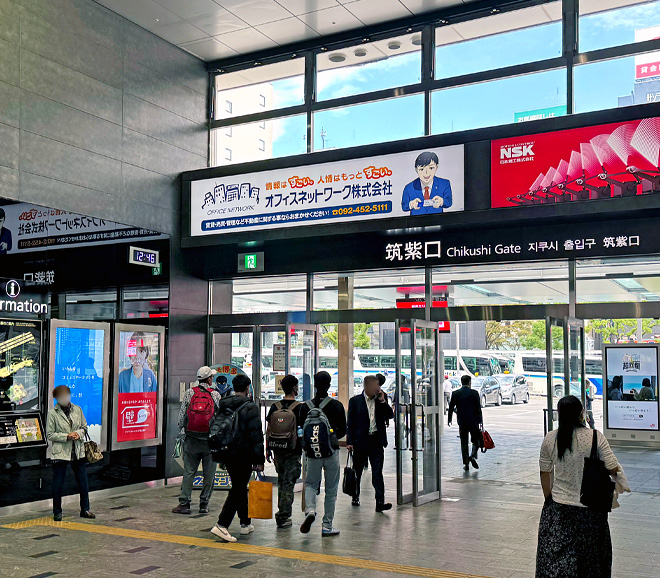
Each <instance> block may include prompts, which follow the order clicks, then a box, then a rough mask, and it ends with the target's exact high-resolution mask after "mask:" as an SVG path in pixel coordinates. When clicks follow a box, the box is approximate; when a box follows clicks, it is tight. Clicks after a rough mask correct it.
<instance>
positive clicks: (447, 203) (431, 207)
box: [401, 152, 451, 215]
mask: <svg viewBox="0 0 660 578" xmlns="http://www.w3.org/2000/svg"><path fill="white" fill-rule="evenodd" d="M415 170H416V171H417V174H418V175H419V178H417V179H415V180H414V181H412V182H411V183H408V184H407V185H406V187H405V188H404V189H403V197H402V199H401V207H402V208H403V210H404V211H410V214H411V215H430V214H433V213H442V212H443V211H444V210H445V209H448V208H449V207H451V183H450V182H449V181H448V180H447V179H441V178H440V177H436V176H435V172H436V171H437V170H438V155H436V154H435V153H432V152H424V153H422V154H420V155H419V156H418V157H417V159H416V160H415Z"/></svg>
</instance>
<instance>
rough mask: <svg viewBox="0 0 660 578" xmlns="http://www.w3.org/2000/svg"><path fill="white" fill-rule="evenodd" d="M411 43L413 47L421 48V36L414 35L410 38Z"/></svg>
mask: <svg viewBox="0 0 660 578" xmlns="http://www.w3.org/2000/svg"><path fill="white" fill-rule="evenodd" d="M412 43H413V46H421V45H422V35H421V34H415V36H413V37H412Z"/></svg>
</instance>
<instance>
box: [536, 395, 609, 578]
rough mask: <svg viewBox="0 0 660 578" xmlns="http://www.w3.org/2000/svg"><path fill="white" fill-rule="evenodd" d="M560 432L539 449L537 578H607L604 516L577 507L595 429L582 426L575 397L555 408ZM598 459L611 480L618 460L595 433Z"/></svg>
mask: <svg viewBox="0 0 660 578" xmlns="http://www.w3.org/2000/svg"><path fill="white" fill-rule="evenodd" d="M557 411H558V413H559V429H557V430H554V431H551V432H550V433H548V435H547V436H545V439H544V440H543V445H542V446H541V458H540V460H539V464H540V468H541V485H542V487H543V495H544V496H545V505H544V506H543V512H542V514H541V522H540V524H539V544H538V550H537V554H536V578H611V576H612V539H611V538H610V527H609V523H608V521H607V514H605V513H600V512H594V511H593V510H589V509H587V508H586V507H585V506H583V505H582V504H581V503H580V486H581V484H582V471H583V469H584V458H586V457H589V455H590V454H591V446H592V442H593V430H591V429H589V428H587V427H586V426H585V415H584V408H583V407H582V402H581V401H580V400H579V399H578V398H577V397H575V396H572V395H569V396H567V397H564V398H563V399H561V400H560V401H559V403H558V404H557ZM597 435H598V457H599V459H601V460H602V461H603V462H605V467H606V468H607V469H608V470H609V472H610V474H611V475H612V476H614V475H616V472H617V470H618V469H619V462H618V460H617V459H616V456H615V455H614V453H613V452H612V449H611V448H610V445H609V443H608V442H607V439H605V436H604V435H603V434H602V433H600V432H598V434H597Z"/></svg>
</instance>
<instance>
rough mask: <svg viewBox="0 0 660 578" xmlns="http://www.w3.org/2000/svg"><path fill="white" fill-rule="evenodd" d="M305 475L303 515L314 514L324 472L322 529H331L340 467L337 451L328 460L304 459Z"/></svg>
mask: <svg viewBox="0 0 660 578" xmlns="http://www.w3.org/2000/svg"><path fill="white" fill-rule="evenodd" d="M306 460H307V473H306V475H305V504H306V508H305V513H306V514H309V513H310V512H316V496H317V495H318V494H319V492H320V491H321V477H322V475H323V472H325V511H324V512H323V514H324V515H323V527H324V528H328V529H329V528H332V521H333V520H334V517H335V503H336V502H337V489H338V488H339V477H340V472H341V465H340V463H339V450H337V451H336V452H335V453H334V454H332V455H331V456H330V457H329V458H306Z"/></svg>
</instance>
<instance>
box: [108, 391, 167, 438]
mask: <svg viewBox="0 0 660 578" xmlns="http://www.w3.org/2000/svg"><path fill="white" fill-rule="evenodd" d="M141 409H143V410H145V411H146V412H147V419H146V420H145V421H143V422H141V423H139V424H137V423H136V421H137V414H138V412H139V411H140V410H141ZM157 409H158V393H157V392H150V393H120V394H119V396H118V408H117V441H118V442H132V441H138V440H151V439H155V438H156V437H158V412H157ZM130 412H133V413H134V415H133V416H131V415H130ZM131 422H132V423H131ZM133 424H135V425H133Z"/></svg>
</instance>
